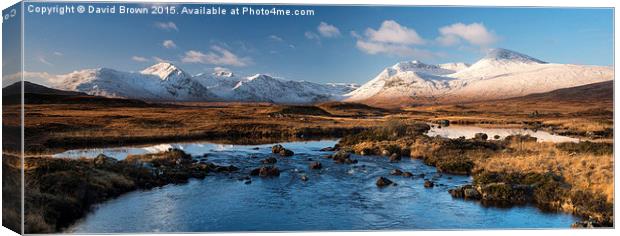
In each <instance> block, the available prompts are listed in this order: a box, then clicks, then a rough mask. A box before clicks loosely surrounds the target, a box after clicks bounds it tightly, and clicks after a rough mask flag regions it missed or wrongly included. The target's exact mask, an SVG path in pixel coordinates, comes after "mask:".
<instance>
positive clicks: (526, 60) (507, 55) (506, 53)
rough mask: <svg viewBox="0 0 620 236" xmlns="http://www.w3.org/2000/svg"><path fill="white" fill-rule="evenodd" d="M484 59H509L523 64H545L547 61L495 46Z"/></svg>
mask: <svg viewBox="0 0 620 236" xmlns="http://www.w3.org/2000/svg"><path fill="white" fill-rule="evenodd" d="M482 60H494V61H509V62H516V63H523V64H544V63H546V62H544V61H541V60H538V59H536V58H533V57H530V56H528V55H525V54H521V53H518V52H515V51H511V50H508V49H503V48H494V49H491V50H489V51H488V52H487V55H486V56H485V57H484V58H482V59H481V61H482Z"/></svg>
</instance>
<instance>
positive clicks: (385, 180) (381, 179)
mask: <svg viewBox="0 0 620 236" xmlns="http://www.w3.org/2000/svg"><path fill="white" fill-rule="evenodd" d="M393 183H394V182H392V181H391V180H390V179H388V178H385V177H383V176H381V177H379V178H378V179H377V182H376V183H375V184H376V185H377V187H379V188H383V187H387V186H390V185H391V184H393Z"/></svg>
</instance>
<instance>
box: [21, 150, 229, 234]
mask: <svg viewBox="0 0 620 236" xmlns="http://www.w3.org/2000/svg"><path fill="white" fill-rule="evenodd" d="M25 165H26V166H25V167H26V168H25V174H26V178H25V179H26V186H25V188H26V192H27V193H28V194H26V195H25V197H26V199H25V232H26V233H51V232H58V231H60V230H62V229H63V228H65V227H67V226H69V225H70V224H72V223H73V222H74V221H76V220H77V219H79V218H81V217H83V216H84V215H85V214H86V213H87V212H88V211H89V210H90V208H91V206H92V205H94V204H97V203H100V202H103V201H105V200H108V199H110V198H114V197H116V196H119V195H120V194H123V193H126V192H129V191H133V190H137V189H150V188H153V187H158V186H163V185H166V184H182V183H187V182H188V181H189V179H191V178H198V179H202V178H205V177H206V176H207V175H210V174H217V173H230V172H235V171H237V170H238V168H237V167H235V166H220V165H216V164H213V163H211V162H208V161H206V158H203V157H198V158H195V157H194V158H193V157H192V156H190V155H188V154H186V153H185V152H183V151H181V150H178V149H170V150H168V151H165V152H161V153H155V154H145V155H129V156H127V158H126V159H124V160H120V161H119V160H116V159H114V158H111V157H107V156H105V155H99V156H98V157H96V158H94V159H86V158H83V159H61V158H47V157H45V158H27V159H26V162H25Z"/></svg>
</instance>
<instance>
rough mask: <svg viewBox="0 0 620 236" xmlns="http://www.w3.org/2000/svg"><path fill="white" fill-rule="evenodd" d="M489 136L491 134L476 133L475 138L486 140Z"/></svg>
mask: <svg viewBox="0 0 620 236" xmlns="http://www.w3.org/2000/svg"><path fill="white" fill-rule="evenodd" d="M488 138H489V136H488V135H487V134H485V133H476V134H474V140H479V141H485V140H487V139H488Z"/></svg>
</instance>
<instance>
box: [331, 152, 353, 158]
mask: <svg viewBox="0 0 620 236" xmlns="http://www.w3.org/2000/svg"><path fill="white" fill-rule="evenodd" d="M350 156H351V154H350V153H348V152H345V151H338V152H336V153H334V154H332V155H331V158H332V159H346V158H349V157H350Z"/></svg>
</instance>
